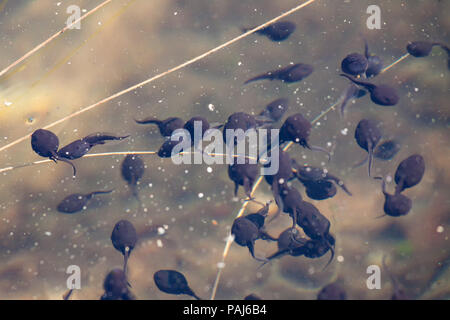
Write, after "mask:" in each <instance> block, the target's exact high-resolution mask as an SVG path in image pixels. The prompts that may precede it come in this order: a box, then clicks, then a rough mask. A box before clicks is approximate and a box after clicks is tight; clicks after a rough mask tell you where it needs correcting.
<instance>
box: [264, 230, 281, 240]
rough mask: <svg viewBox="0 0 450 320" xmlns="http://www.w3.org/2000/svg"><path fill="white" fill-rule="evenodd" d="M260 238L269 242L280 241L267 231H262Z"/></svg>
mask: <svg viewBox="0 0 450 320" xmlns="http://www.w3.org/2000/svg"><path fill="white" fill-rule="evenodd" d="M260 236H261V239H262V240H268V241H278V239H277V238H274V237H272V236H271V235H270V234H268V233H267V232H266V231H260Z"/></svg>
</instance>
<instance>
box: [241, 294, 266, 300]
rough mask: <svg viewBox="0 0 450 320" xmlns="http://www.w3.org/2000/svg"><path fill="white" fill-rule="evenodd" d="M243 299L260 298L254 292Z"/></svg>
mask: <svg viewBox="0 0 450 320" xmlns="http://www.w3.org/2000/svg"><path fill="white" fill-rule="evenodd" d="M244 300H262V298H261V297H260V296H258V295H257V294H255V293H250V294H249V295H247V296H245V297H244Z"/></svg>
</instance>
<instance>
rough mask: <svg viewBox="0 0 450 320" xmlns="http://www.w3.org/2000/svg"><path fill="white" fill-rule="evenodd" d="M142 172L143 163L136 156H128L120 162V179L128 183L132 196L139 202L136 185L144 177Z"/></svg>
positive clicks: (143, 169) (143, 168)
mask: <svg viewBox="0 0 450 320" xmlns="http://www.w3.org/2000/svg"><path fill="white" fill-rule="evenodd" d="M144 171H145V164H144V161H142V159H141V158H140V157H139V156H138V155H136V154H129V155H127V156H126V157H125V159H124V160H123V161H122V166H121V172H122V177H123V179H124V180H125V181H126V182H127V183H128V185H129V186H130V188H131V190H132V192H133V196H135V197H136V199H137V200H138V201H139V202H140V200H139V195H138V190H137V183H138V181H139V179H141V178H142V176H143V175H144Z"/></svg>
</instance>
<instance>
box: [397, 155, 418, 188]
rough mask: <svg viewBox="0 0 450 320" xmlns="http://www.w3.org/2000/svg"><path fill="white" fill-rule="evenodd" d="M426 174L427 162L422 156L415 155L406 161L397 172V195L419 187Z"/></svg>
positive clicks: (401, 163)
mask: <svg viewBox="0 0 450 320" xmlns="http://www.w3.org/2000/svg"><path fill="white" fill-rule="evenodd" d="M424 173H425V160H424V159H423V157H422V156H421V155H420V154H413V155H411V156H409V157H408V158H406V159H404V160H403V161H402V162H400V164H399V165H398V167H397V170H396V171H395V178H394V179H395V183H396V184H397V186H396V188H395V193H396V194H398V193H400V192H402V191H403V190H405V189H408V188H412V187H414V186H415V185H417V184H418V183H419V182H420V181H421V180H422V178H423V175H424Z"/></svg>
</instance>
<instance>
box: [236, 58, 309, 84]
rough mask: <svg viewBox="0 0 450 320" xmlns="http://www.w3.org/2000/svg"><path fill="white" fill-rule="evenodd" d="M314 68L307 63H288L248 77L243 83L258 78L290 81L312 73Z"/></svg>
mask: <svg viewBox="0 0 450 320" xmlns="http://www.w3.org/2000/svg"><path fill="white" fill-rule="evenodd" d="M313 71H314V68H313V67H312V66H311V65H309V64H304V63H297V64H294V65H290V66H287V67H284V68H281V69H277V70H272V71H268V72H266V73H262V74H260V75H257V76H256V77H253V78H251V79H248V80H247V81H245V82H244V84H247V83H250V82H253V81H258V80H265V79H267V80H281V81H283V82H287V83H292V82H297V81H301V80H303V79H305V78H306V77H308V76H309V75H310V74H311V73H313Z"/></svg>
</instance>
